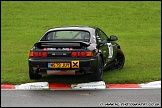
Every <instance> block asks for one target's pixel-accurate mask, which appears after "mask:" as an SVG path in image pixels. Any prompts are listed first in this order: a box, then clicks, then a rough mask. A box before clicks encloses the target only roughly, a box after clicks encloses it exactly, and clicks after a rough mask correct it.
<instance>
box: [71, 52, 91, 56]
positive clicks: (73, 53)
mask: <svg viewBox="0 0 162 108" xmlns="http://www.w3.org/2000/svg"><path fill="white" fill-rule="evenodd" d="M71 56H72V57H92V56H93V53H92V52H71Z"/></svg>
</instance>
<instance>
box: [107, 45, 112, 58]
mask: <svg viewBox="0 0 162 108" xmlns="http://www.w3.org/2000/svg"><path fill="white" fill-rule="evenodd" d="M107 46H108V49H109V56H108V58H112V57H113V45H112V44H111V43H107Z"/></svg>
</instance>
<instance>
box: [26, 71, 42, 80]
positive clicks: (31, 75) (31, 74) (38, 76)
mask: <svg viewBox="0 0 162 108" xmlns="http://www.w3.org/2000/svg"><path fill="white" fill-rule="evenodd" d="M29 77H30V79H40V78H41V77H42V75H41V74H38V73H36V72H33V71H32V70H31V69H29Z"/></svg>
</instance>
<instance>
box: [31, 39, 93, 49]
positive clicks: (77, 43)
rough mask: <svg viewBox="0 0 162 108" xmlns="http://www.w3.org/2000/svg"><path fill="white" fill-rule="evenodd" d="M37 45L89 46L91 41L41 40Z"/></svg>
mask: <svg viewBox="0 0 162 108" xmlns="http://www.w3.org/2000/svg"><path fill="white" fill-rule="evenodd" d="M34 46H35V47H37V48H40V49H43V48H81V47H88V46H90V43H88V42H83V41H39V42H37V43H35V44H34Z"/></svg>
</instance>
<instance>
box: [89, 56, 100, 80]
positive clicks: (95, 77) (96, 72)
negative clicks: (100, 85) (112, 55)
mask: <svg viewBox="0 0 162 108" xmlns="http://www.w3.org/2000/svg"><path fill="white" fill-rule="evenodd" d="M102 75H103V61H102V58H101V57H100V56H99V59H98V65H97V68H95V70H93V73H92V74H91V78H92V81H102Z"/></svg>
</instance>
